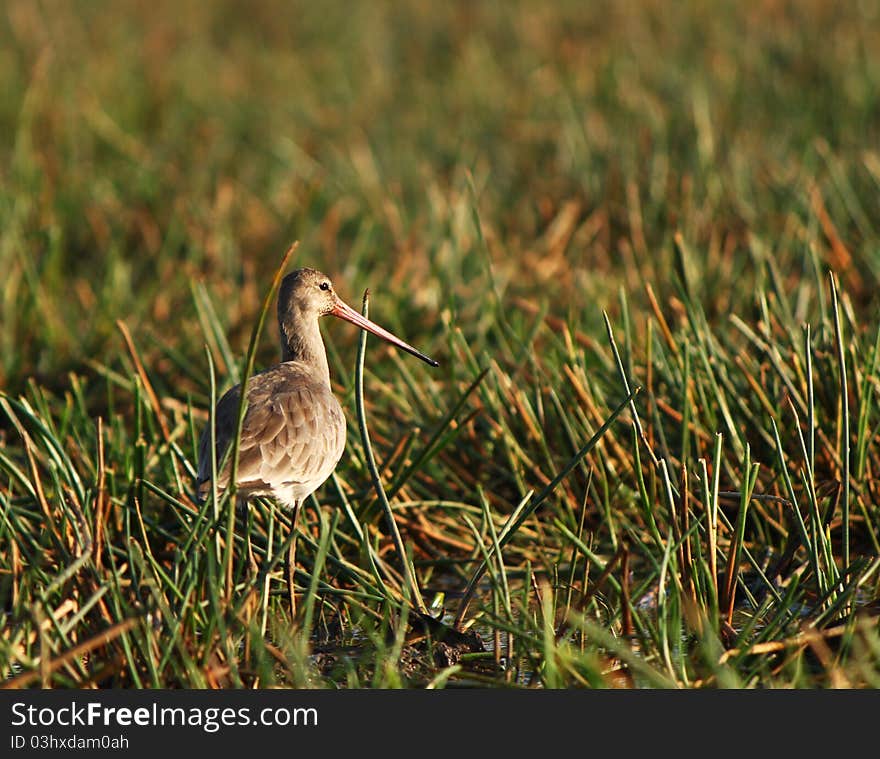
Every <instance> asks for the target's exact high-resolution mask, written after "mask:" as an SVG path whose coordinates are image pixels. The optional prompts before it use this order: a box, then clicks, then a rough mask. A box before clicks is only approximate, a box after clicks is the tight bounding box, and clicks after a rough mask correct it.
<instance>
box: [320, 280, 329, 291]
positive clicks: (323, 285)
mask: <svg viewBox="0 0 880 759" xmlns="http://www.w3.org/2000/svg"><path fill="white" fill-rule="evenodd" d="M318 287H320V288H321V289H322V290H329V289H330V283H329V282H322V283H321V284H320V285H318Z"/></svg>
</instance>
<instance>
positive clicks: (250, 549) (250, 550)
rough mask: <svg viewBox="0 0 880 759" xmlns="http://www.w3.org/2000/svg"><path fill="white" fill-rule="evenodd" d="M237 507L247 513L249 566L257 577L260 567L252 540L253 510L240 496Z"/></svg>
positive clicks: (246, 537)
mask: <svg viewBox="0 0 880 759" xmlns="http://www.w3.org/2000/svg"><path fill="white" fill-rule="evenodd" d="M236 507H237V508H238V509H239V511H241V512H242V513H244V514H245V517H246V521H245V532H244V542H245V546H247V557H248V566H249V568H250V571H251V574H252V575H253V576H254V577H256V576H257V575H258V574H259V571H260V568H259V566H258V565H257V557H256V556H255V555H254V546H253V543H252V542H251V527H252V526H253V519H254V517H253V511H252V510H251V509H249V508H248V504H247V500H246V499H244V498H239V499H238V501H237V503H236Z"/></svg>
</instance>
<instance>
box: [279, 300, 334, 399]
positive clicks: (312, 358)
mask: <svg viewBox="0 0 880 759" xmlns="http://www.w3.org/2000/svg"><path fill="white" fill-rule="evenodd" d="M278 326H279V329H280V331H281V360H282V361H298V362H300V363H303V364H306V365H308V366H309V367H310V368H311V369H312V371H313V372H314V373H315V375H316V376H317V377H320V378H321V379H323V380H324V381H325V382H326V384H327V387H330V367H329V366H328V364H327V351H326V350H325V349H324V341H323V340H322V339H321V330H320V329H319V328H318V320H317V319H301V318H297V315H296V314H288V315H287V318H285V319H283V320H279V325H278Z"/></svg>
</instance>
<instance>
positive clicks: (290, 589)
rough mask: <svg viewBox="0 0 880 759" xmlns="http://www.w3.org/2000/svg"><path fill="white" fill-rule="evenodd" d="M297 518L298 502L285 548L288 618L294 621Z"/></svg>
mask: <svg viewBox="0 0 880 759" xmlns="http://www.w3.org/2000/svg"><path fill="white" fill-rule="evenodd" d="M298 516H299V501H296V502H295V503H294V504H293V513H292V514H291V515H290V545H289V546H288V548H287V562H286V563H287V567H286V569H287V595H288V596H289V599H290V618H291V619H296V594H295V592H294V585H293V576H294V574H295V573H296V521H297V517H298Z"/></svg>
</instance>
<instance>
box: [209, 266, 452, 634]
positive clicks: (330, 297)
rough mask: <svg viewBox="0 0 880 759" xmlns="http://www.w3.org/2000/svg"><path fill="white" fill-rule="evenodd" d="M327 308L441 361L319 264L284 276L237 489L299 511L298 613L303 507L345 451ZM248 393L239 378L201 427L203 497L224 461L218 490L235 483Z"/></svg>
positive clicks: (250, 384)
mask: <svg viewBox="0 0 880 759" xmlns="http://www.w3.org/2000/svg"><path fill="white" fill-rule="evenodd" d="M328 315H332V316H336V317H338V318H339V319H343V320H344V321H347V322H350V323H352V324H354V325H356V326H358V327H360V328H361V329H364V330H366V331H368V332H371V333H373V334H374V335H376V336H378V337H381V338H382V339H383V340H386V341H387V342H389V343H391V344H392V345H395V346H397V347H398V348H400V349H402V350H404V351H406V352H407V353H410V354H412V355H413V356H416V357H418V358H420V359H421V360H422V361H424V362H426V363H427V364H429V365H431V366H435V367H436V366H439V364H438V363H437V362H436V361H435V360H434V359H432V358H429V357H428V356H426V355H425V354H424V353H421V352H419V351H418V350H416V349H415V348H414V347H412V346H411V345H409V344H408V343H406V342H404V341H403V340H401V339H400V338H398V337H396V336H395V335H393V334H392V333H391V332H388V331H387V330H386V329H384V328H382V327H380V326H379V325H378V324H376V323H375V322H372V321H371V320H369V319H368V318H366V317H365V316H363V315H362V314H360V313H358V312H357V311H355V310H354V309H353V308H351V306H349V305H348V304H346V303H345V301H343V300H342V299H341V298H340V297H339V296H338V295H337V294H336V291H335V289H334V287H333V283H332V282H331V281H330V278H329V277H328V276H326V275H325V274H322V273H321V272H320V271H317V270H315V269H310V268H302V269H297V270H296V271H293V272H291V273H290V274H287V275H286V276H285V277H284V279H283V280H282V282H281V287H280V290H279V294H278V331H279V337H280V342H281V361H280V362H279V363H277V364H275V365H274V366H271V367H269V368H268V369H265V370H263V371H262V372H259V373H256V374H254V375H253V376H252V377H250V378H249V379H248V381H247V386H246V390H245V396H246V401H247V404H246V405H247V409H246V411H245V415H244V419H243V421H242V427H241V438H240V443H239V449H238V466H237V468H236V482H235V492H236V498H237V500H238V501H239V503H240V504H244V503H246V502H247V501H249V500H250V499H251V498H254V497H259V496H264V497H269V498H272V499H274V500H275V501H276V502H277V503H278V504H280V505H281V506H282V508H285V509H289V510H290V511H291V512H292V513H291V527H290V529H291V532H292V533H294V534H293V535H291V539H290V543H289V548H288V552H287V556H286V561H285V564H286V572H285V574H286V582H287V592H288V598H289V603H290V607H291V614H292V616H293V617H294V618H295V616H296V598H295V594H294V582H293V575H294V566H295V551H296V548H295V545H296V543H295V531H296V524H297V516H298V514H299V510H300V506H301V505H302V503H303V501H304V500H305V499H306V498H308V496H309V495H311V494H312V493H313V492H314V491H315V490H317V489H318V488H319V487H320V486H321V485H322V484H323V483H324V482H325V481H326V480H327V478H328V477H329V476H330V475H331V474H332V472H333V470H334V469H335V468H336V465H337V464H338V463H339V461H340V459H341V458H342V454H343V452H344V451H345V440H346V421H345V414H344V413H343V410H342V406H341V405H340V403H339V401H338V400H337V399H336V396H335V395H334V394H333V392H332V389H331V385H330V368H329V365H328V364H327V352H326V349H325V347H324V341H323V339H322V337H321V331H320V328H319V325H318V322H319V320H320V318H321V317H323V316H328ZM241 392H242V388H241V385H240V384H238V385H236V386H235V387H232V388H230V389H229V390H228V391H227V392H226V393H225V394H224V395H223V396H222V397H221V398H220V400H219V401H218V402H217V405H216V407H215V408H214V411H213V414H212V416H211V419H210V420H209V422H208V424H207V425H206V426H205V429H204V430H203V432H202V435H201V439H200V441H199V466H198V473H197V482H196V484H197V491H198V494H199V497H200V499H204V498H206V497H207V495H208V494H209V493H210V492H211V490H212V489H213V486H212V482H211V478H212V472H213V471H215V470H216V469H217V468H218V467H219V471H217V482H216V486H217V490H218V492H223V491H224V490H226V489H227V488H228V487H229V479H230V471H231V469H232V467H231V463H232V462H231V461H230V460H229V458H231V457H229V458H227V460H226V461H225V463H223V462H224V457H226V454H227V451H228V449H229V447H230V445H231V444H232V441H233V439H234V437H235V434H236V427H237V422H238V410H239V403H240V399H241ZM212 425H213V438H214V441H215V442H214V446H213V448H214V449H215V451H216V464H215V463H214V455H215V454H214V451H212V442H211V441H212ZM221 464H222V467H221Z"/></svg>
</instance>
